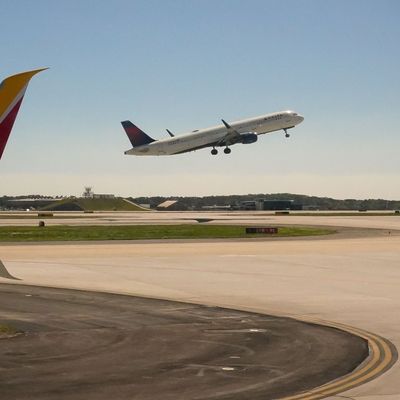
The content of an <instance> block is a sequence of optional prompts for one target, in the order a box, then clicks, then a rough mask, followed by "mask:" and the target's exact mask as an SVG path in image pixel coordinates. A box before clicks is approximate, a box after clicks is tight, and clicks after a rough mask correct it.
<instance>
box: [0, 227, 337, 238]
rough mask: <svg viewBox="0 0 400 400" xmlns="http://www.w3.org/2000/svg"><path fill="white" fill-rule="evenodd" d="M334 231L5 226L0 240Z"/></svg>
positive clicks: (318, 232) (321, 230)
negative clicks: (267, 231) (247, 231)
mask: <svg viewBox="0 0 400 400" xmlns="http://www.w3.org/2000/svg"><path fill="white" fill-rule="evenodd" d="M334 232H335V231H334V230H333V229H326V228H312V227H301V226H296V227H286V226H285V227H279V230H278V233H277V234H272V235H271V234H269V235H266V234H246V227H245V226H228V225H127V226H65V225H62V226H46V227H36V226H35V227H26V226H5V227H0V242H40V241H73V240H77V241H78V240H140V239H142V240H143V239H208V238H254V237H288V236H315V235H327V234H330V233H334Z"/></svg>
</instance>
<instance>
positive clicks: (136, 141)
mask: <svg viewBox="0 0 400 400" xmlns="http://www.w3.org/2000/svg"><path fill="white" fill-rule="evenodd" d="M121 125H122V126H123V128H124V130H125V132H126V134H127V135H128V138H129V140H130V142H131V144H132V147H137V146H143V145H145V144H149V143H152V142H155V140H154V139H153V138H151V137H150V136H149V135H146V134H145V133H144V132H143V131H142V130H141V129H139V128H138V127H137V126H136V125H134V124H132V122H131V121H122V122H121Z"/></svg>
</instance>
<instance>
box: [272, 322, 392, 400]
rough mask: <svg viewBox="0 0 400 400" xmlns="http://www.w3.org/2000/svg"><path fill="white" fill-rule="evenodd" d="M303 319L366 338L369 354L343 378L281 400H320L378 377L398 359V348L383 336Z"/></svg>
mask: <svg viewBox="0 0 400 400" xmlns="http://www.w3.org/2000/svg"><path fill="white" fill-rule="evenodd" d="M301 320H302V321H304V322H310V323H314V324H318V325H324V326H328V327H332V328H337V329H341V330H343V331H345V332H348V333H351V334H353V335H356V336H359V337H361V338H363V339H365V340H366V341H367V342H368V347H369V356H368V358H367V359H366V360H365V361H364V362H363V363H362V364H361V365H360V366H359V367H358V368H356V369H355V370H354V371H352V372H350V373H349V374H347V375H345V376H343V377H341V378H338V379H335V380H334V381H332V382H329V383H327V384H325V385H322V386H319V387H317V388H315V389H311V390H308V391H306V392H303V393H299V394H296V395H292V396H287V397H283V398H281V399H279V400H318V399H323V398H326V397H328V396H333V395H336V394H338V393H341V392H344V391H346V390H350V389H352V388H354V387H356V386H359V385H362V384H363V383H366V382H368V381H370V380H372V379H374V378H376V377H378V376H379V375H381V374H383V373H384V372H385V371H387V370H388V369H389V368H390V367H391V366H392V365H393V364H394V363H395V362H396V360H397V351H396V348H395V347H394V345H393V344H392V343H390V342H389V341H388V340H386V339H385V338H383V337H380V336H378V335H375V334H372V333H370V332H367V331H364V330H362V329H358V328H353V327H350V326H347V325H343V324H338V323H333V322H327V321H321V320H311V319H301Z"/></svg>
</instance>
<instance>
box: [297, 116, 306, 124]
mask: <svg viewBox="0 0 400 400" xmlns="http://www.w3.org/2000/svg"><path fill="white" fill-rule="evenodd" d="M297 118H298V120H299V123H300V122H303V121H304V117H303V116H302V115H298V116H297Z"/></svg>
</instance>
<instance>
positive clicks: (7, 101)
mask: <svg viewBox="0 0 400 400" xmlns="http://www.w3.org/2000/svg"><path fill="white" fill-rule="evenodd" d="M45 69H47V68H42V69H36V70H34V71H27V72H22V73H20V74H17V75H12V76H9V77H8V78H6V79H4V81H3V82H1V83H0V158H1V156H2V154H3V152H4V149H5V147H6V144H7V141H8V138H9V136H10V133H11V130H12V127H13V125H14V122H15V118H16V117H17V114H18V111H19V108H20V106H21V103H22V99H23V98H24V94H25V91H26V88H27V87H28V83H29V81H30V80H31V78H32V77H33V76H34V75H35V74H37V73H38V72H40V71H43V70H45Z"/></svg>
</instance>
